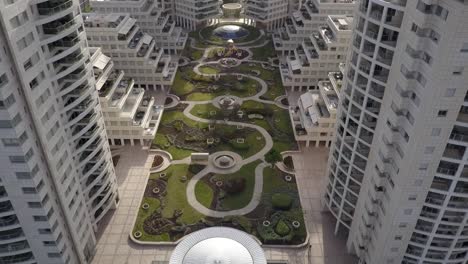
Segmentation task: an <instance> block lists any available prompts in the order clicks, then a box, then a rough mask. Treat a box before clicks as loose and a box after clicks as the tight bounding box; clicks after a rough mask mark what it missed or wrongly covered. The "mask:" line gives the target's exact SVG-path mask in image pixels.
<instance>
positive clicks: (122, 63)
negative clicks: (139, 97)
mask: <svg viewBox="0 0 468 264" xmlns="http://www.w3.org/2000/svg"><path fill="white" fill-rule="evenodd" d="M83 17H84V25H85V27H86V36H87V38H88V41H89V45H90V46H92V47H100V48H101V50H102V52H103V53H104V54H106V55H108V56H110V57H111V58H112V61H113V62H114V67H115V68H116V69H117V70H123V71H125V74H126V75H127V76H128V77H130V78H133V79H134V80H135V85H136V87H138V88H145V89H150V90H155V89H157V90H162V89H166V90H167V89H169V88H170V87H171V86H172V83H173V82H174V77H175V74H176V71H177V66H178V64H179V62H178V57H177V56H173V55H168V54H164V49H163V48H160V47H157V46H156V40H155V38H154V37H152V36H151V35H150V34H148V33H146V32H144V31H143V30H141V29H140V27H139V26H138V24H137V23H136V19H134V18H131V17H130V15H128V14H114V13H111V14H101V13H87V14H84V15H83Z"/></svg>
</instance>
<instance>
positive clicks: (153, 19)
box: [90, 0, 188, 54]
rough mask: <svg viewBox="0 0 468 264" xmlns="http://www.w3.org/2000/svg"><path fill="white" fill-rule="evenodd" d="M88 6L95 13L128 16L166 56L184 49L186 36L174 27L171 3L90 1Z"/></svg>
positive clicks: (143, 0)
mask: <svg viewBox="0 0 468 264" xmlns="http://www.w3.org/2000/svg"><path fill="white" fill-rule="evenodd" d="M90 4H91V7H92V8H93V12H96V13H103V14H111V13H115V14H118V13H122V14H129V15H130V17H131V18H134V19H136V23H137V24H138V26H139V27H140V28H141V30H142V31H143V32H145V33H147V34H149V35H151V36H152V37H153V38H154V40H155V46H156V47H159V48H163V49H164V51H165V53H167V54H177V53H178V52H180V51H181V50H183V49H184V47H185V43H186V42H187V38H188V34H187V33H186V32H183V30H182V28H181V27H177V26H176V23H175V19H174V18H175V16H174V15H173V3H172V2H171V1H154V0H137V1H134V0H92V1H91V2H90Z"/></svg>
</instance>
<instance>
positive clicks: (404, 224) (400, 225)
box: [398, 222, 408, 228]
mask: <svg viewBox="0 0 468 264" xmlns="http://www.w3.org/2000/svg"><path fill="white" fill-rule="evenodd" d="M407 226H408V223H404V222H403V223H400V224H399V225H398V227H400V228H405V227H407Z"/></svg>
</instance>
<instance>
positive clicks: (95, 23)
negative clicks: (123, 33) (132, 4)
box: [83, 13, 128, 28]
mask: <svg viewBox="0 0 468 264" xmlns="http://www.w3.org/2000/svg"><path fill="white" fill-rule="evenodd" d="M126 17H127V16H125V15H119V14H107V15H106V14H97V13H86V14H83V22H84V25H85V27H86V28H117V27H118V26H119V25H120V24H121V23H122V21H123V20H124V19H125V18H126ZM127 22H128V20H127Z"/></svg>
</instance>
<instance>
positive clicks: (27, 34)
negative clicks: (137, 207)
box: [0, 0, 119, 263]
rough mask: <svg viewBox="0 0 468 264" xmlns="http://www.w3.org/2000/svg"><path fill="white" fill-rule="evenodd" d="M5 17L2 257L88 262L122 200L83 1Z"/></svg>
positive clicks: (40, 5)
mask: <svg viewBox="0 0 468 264" xmlns="http://www.w3.org/2000/svg"><path fill="white" fill-rule="evenodd" d="M0 19H1V20H0V25H1V29H0V34H1V35H0V46H1V47H2V48H1V49H0V53H1V54H0V139H1V142H0V164H1V168H2V169H1V170H0V179H1V183H0V196H1V197H0V208H1V209H0V211H1V212H0V223H1V225H0V262H2V263H89V262H90V261H91V259H92V256H93V253H94V251H95V244H96V237H95V232H96V231H97V230H98V224H99V222H100V221H101V219H102V218H103V217H104V215H105V214H106V212H107V211H109V210H110V209H112V208H115V206H116V205H117V203H118V200H119V197H118V192H117V184H116V178H115V172H114V168H113V165H112V159H111V155H110V149H109V145H108V142H107V136H106V133H105V130H104V121H103V118H102V112H101V108H100V105H99V99H98V95H97V92H96V89H95V87H94V77H93V73H92V72H91V64H90V63H89V62H90V60H89V59H90V55H89V51H88V48H87V43H86V36H85V33H84V27H83V21H82V19H81V14H80V10H79V1H78V0H72V1H66V0H64V1H29V0H23V1H1V2H0Z"/></svg>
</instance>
